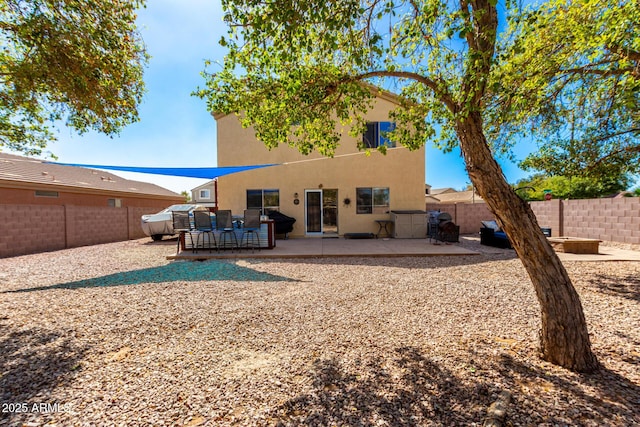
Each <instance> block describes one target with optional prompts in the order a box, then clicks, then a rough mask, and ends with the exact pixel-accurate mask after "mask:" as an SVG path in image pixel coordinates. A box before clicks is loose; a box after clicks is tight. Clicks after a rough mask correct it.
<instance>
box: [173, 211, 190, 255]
mask: <svg viewBox="0 0 640 427" xmlns="http://www.w3.org/2000/svg"><path fill="white" fill-rule="evenodd" d="M171 221H172V222H173V231H174V233H178V247H177V249H176V254H177V253H179V252H180V241H181V240H182V239H186V237H184V236H185V235H186V234H187V233H189V237H190V238H191V248H192V249H193V236H192V235H191V221H190V220H189V212H188V211H172V212H171ZM185 246H186V242H185Z"/></svg>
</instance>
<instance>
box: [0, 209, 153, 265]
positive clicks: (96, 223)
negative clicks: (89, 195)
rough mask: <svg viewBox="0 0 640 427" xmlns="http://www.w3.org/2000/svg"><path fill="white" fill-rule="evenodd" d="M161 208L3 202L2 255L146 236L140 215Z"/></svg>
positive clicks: (0, 233) (0, 232)
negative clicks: (11, 203) (13, 203)
mask: <svg viewBox="0 0 640 427" xmlns="http://www.w3.org/2000/svg"><path fill="white" fill-rule="evenodd" d="M157 211H158V208H157V207H148V208H142V207H129V208H113V207H92V206H69V205H66V206H49V205H10V204H0V218H2V219H3V220H2V221H0V258H6V257H10V256H18V255H26V254H32V253H38V252H47V251H55V250H60V249H65V248H72V247H77V246H86V245H95V244H100V243H108V242H117V241H122V240H128V239H139V238H142V237H144V233H143V232H142V228H141V226H140V217H141V216H142V215H144V214H149V213H155V212H157Z"/></svg>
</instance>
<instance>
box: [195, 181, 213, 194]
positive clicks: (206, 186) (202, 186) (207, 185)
mask: <svg viewBox="0 0 640 427" xmlns="http://www.w3.org/2000/svg"><path fill="white" fill-rule="evenodd" d="M215 181H216V180H215V179H212V180H210V181H207V182H205V183H204V184H200V185H198V186H197V187H195V188H192V189H191V191H198V190H201V189H207V188H212V187H213V186H215Z"/></svg>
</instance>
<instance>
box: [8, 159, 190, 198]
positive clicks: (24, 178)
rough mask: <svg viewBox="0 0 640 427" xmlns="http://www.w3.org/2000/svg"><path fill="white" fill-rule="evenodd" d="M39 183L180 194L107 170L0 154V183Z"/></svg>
mask: <svg viewBox="0 0 640 427" xmlns="http://www.w3.org/2000/svg"><path fill="white" fill-rule="evenodd" d="M7 184H13V185H12V186H14V185H15V186H19V187H25V186H29V187H33V186H34V185H41V186H47V187H56V188H60V189H65V190H67V191H73V190H74V189H82V191H83V192H86V191H87V190H95V191H96V192H117V193H133V194H135V195H138V196H141V195H151V196H162V197H181V196H180V195H179V194H177V193H174V192H173V191H171V190H167V189H166V188H163V187H160V186H158V185H156V184H151V183H147V182H141V181H132V180H129V179H124V178H122V177H119V176H117V175H114V174H112V173H109V172H104V171H101V170H97V169H89V168H81V167H75V166H62V165H56V164H53V163H47V162H46V161H45V160H41V159H34V158H31V157H23V156H16V155H13V154H6V153H0V186H7Z"/></svg>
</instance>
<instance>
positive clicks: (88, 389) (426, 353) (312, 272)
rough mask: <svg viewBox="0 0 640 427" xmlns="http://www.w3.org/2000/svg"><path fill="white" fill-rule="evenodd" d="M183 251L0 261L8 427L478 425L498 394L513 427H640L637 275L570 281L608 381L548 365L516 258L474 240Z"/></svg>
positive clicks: (138, 248) (0, 340) (631, 270)
mask: <svg viewBox="0 0 640 427" xmlns="http://www.w3.org/2000/svg"><path fill="white" fill-rule="evenodd" d="M174 244H175V243H174V242H171V241H167V242H157V243H151V242H150V241H149V240H148V239H143V240H136V241H128V242H119V243H113V244H105V245H98V246H91V247H82V248H75V249H70V250H64V251H59V252H52V253H44V254H36V255H29V256H21V257H15V258H6V259H0V348H1V349H2V352H1V353H0V374H1V376H0V403H1V404H2V408H1V409H2V412H1V413H0V425H11V426H21V425H26V426H40V425H58V426H107V425H108V426H120V425H122V426H150V425H153V426H227V425H239V426H246V425H248V426H265V425H274V426H295V425H310V426H331V425H336V426H430V425H434V426H435V425H437V426H441V425H446V426H453V425H456V426H457V425H482V423H483V421H484V417H485V411H486V408H487V407H488V406H489V405H490V404H491V403H492V402H493V401H494V400H495V399H496V397H497V395H498V393H500V391H502V390H508V391H510V392H511V393H512V394H513V399H512V403H511V404H510V406H509V408H508V412H507V417H506V420H505V423H506V425H510V426H530V425H537V426H556V425H561V426H562V425H580V426H601V425H609V426H630V425H638V424H640V366H639V365H640V328H639V327H638V326H639V325H640V307H639V306H640V263H638V262H607V263H604V262H603V263H593V262H591V263H580V262H571V263H566V264H565V265H566V267H567V269H568V271H569V273H570V275H571V277H572V279H573V281H574V284H575V286H576V288H577V290H578V292H579V293H580V295H581V298H582V302H583V305H584V310H585V314H586V317H587V320H588V322H589V328H590V333H591V334H592V344H593V349H594V351H595V352H596V354H597V356H598V358H599V360H600V361H601V362H602V364H603V369H602V370H601V371H600V372H598V373H595V374H590V375H579V374H575V373H572V372H569V371H566V370H564V369H560V368H558V367H556V366H554V365H551V364H548V363H546V362H544V361H542V360H540V359H539V358H538V354H537V348H536V347H537V334H538V329H539V327H540V326H539V325H540V320H539V319H540V313H539V306H538V303H537V300H536V298H535V295H534V291H533V287H532V285H531V282H530V280H529V278H528V276H527V274H526V272H525V271H524V269H523V268H522V265H521V263H520V262H519V260H518V259H516V258H515V257H514V253H513V251H511V250H500V249H495V248H492V249H490V250H489V249H487V248H484V247H482V246H480V245H479V244H478V241H477V239H475V238H468V237H465V238H463V239H462V242H461V243H460V244H461V245H463V246H465V247H469V248H471V249H475V250H479V251H481V252H482V253H481V254H480V255H476V256H468V257H459V256H456V257H427V258H411V257H407V258H391V259H383V258H363V259H353V258H342V259H341V258H322V259H297V260H286V259H282V260H262V261H258V260H255V259H254V260H251V259H247V260H213V261H206V262H170V261H167V260H166V259H165V256H166V255H169V254H171V253H173V250H174ZM605 244H607V243H605ZM627 248H629V247H628V246H627ZM632 249H637V248H632Z"/></svg>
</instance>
